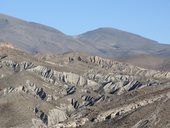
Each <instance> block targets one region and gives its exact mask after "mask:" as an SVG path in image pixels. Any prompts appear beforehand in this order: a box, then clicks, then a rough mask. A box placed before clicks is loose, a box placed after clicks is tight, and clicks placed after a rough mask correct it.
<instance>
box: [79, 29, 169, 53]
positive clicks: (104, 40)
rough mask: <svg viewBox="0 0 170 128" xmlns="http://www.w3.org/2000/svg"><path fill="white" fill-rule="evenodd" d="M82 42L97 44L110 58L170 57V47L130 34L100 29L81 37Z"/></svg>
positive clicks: (96, 46)
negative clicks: (136, 56)
mask: <svg viewBox="0 0 170 128" xmlns="http://www.w3.org/2000/svg"><path fill="white" fill-rule="evenodd" d="M79 39H80V40H81V41H82V42H88V43H89V44H91V45H94V44H95V48H96V49H98V50H99V51H101V52H102V53H103V54H107V55H110V56H114V55H117V56H120V55H121V56H125V55H136V54H161V55H170V54H169V53H170V45H165V44H159V43H158V42H156V41H153V40H150V39H147V38H144V37H141V36H139V35H135V34H132V33H129V32H125V31H121V30H117V29H113V28H99V29H96V30H93V31H89V32H86V33H84V34H81V35H79Z"/></svg>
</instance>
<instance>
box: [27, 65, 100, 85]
mask: <svg viewBox="0 0 170 128" xmlns="http://www.w3.org/2000/svg"><path fill="white" fill-rule="evenodd" d="M29 71H31V72H35V73H37V74H39V75H41V77H42V78H43V79H44V80H47V81H49V82H50V83H54V84H55V82H56V83H57V81H60V82H63V83H68V84H71V85H76V86H77V85H78V86H84V85H89V84H90V86H93V85H97V83H95V82H93V81H91V80H88V79H86V78H84V77H82V76H80V75H78V74H74V73H71V72H58V71H55V70H52V69H48V68H46V67H43V66H37V67H35V68H32V69H29ZM92 84H93V85H92Z"/></svg>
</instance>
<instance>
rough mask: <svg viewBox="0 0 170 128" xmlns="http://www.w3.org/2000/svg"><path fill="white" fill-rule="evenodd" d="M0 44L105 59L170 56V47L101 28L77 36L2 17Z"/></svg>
mask: <svg viewBox="0 0 170 128" xmlns="http://www.w3.org/2000/svg"><path fill="white" fill-rule="evenodd" d="M0 41H1V42H10V43H12V44H13V45H14V47H17V48H19V49H23V50H25V51H27V52H32V53H37V52H53V53H63V52H69V51H81V52H87V53H90V54H94V55H102V56H110V57H112V56H127V55H136V54H158V55H163V56H170V45H165V44H159V43H158V42H156V41H153V40H150V39H146V38H144V37H141V36H139V35H135V34H132V33H128V32H125V31H121V30H117V29H113V28H99V29H96V30H93V31H89V32H86V33H84V34H80V35H77V36H68V35H66V34H64V33H62V32H60V31H59V30H56V29H54V28H51V27H49V26H45V25H41V24H38V23H33V22H27V21H23V20H20V19H17V18H14V17H11V16H7V15H4V14H0Z"/></svg>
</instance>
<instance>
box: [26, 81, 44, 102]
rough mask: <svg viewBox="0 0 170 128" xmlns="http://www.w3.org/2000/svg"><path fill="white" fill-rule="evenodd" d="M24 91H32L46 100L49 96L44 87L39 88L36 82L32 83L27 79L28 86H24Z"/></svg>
mask: <svg viewBox="0 0 170 128" xmlns="http://www.w3.org/2000/svg"><path fill="white" fill-rule="evenodd" d="M24 91H25V92H26V93H31V94H33V95H36V96H38V97H40V98H41V99H42V100H44V99H45V98H46V96H47V94H46V93H45V92H44V90H43V88H38V87H37V86H36V85H35V84H34V83H31V82H30V81H29V80H27V81H26V86H25V88H24Z"/></svg>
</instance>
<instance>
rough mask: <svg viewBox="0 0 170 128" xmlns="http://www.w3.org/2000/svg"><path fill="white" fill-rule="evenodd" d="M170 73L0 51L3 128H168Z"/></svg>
mask: <svg viewBox="0 0 170 128" xmlns="http://www.w3.org/2000/svg"><path fill="white" fill-rule="evenodd" d="M169 113H170V72H167V71H158V70H153V69H145V68H142V67H139V66H133V65H131V64H127V63H125V62H120V61H116V60H115V59H108V58H103V57H99V56H92V55H89V54H85V53H79V52H67V53H64V54H40V53H39V54H36V55H31V54H29V53H26V52H23V51H21V50H18V49H15V48H13V47H12V48H11V47H6V46H4V45H1V46H0V115H1V116H0V128H64V127H67V128H68V127H70V128H72V127H83V128H169V127H170V114H169Z"/></svg>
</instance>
